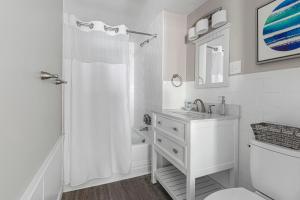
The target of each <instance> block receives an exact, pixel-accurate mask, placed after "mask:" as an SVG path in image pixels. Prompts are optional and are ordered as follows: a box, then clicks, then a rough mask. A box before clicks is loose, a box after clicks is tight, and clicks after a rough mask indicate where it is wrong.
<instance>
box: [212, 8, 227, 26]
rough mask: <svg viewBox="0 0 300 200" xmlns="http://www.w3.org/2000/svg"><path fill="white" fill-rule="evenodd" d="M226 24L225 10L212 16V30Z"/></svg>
mask: <svg viewBox="0 0 300 200" xmlns="http://www.w3.org/2000/svg"><path fill="white" fill-rule="evenodd" d="M226 23H227V12H226V10H220V11H218V12H216V13H215V14H213V16H212V24H211V27H212V28H219V27H220V26H223V25H224V24H226Z"/></svg>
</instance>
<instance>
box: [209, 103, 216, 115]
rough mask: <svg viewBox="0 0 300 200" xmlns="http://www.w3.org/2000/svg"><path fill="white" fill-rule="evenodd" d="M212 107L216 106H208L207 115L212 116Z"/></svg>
mask: <svg viewBox="0 0 300 200" xmlns="http://www.w3.org/2000/svg"><path fill="white" fill-rule="evenodd" d="M214 106H216V105H208V112H207V113H208V114H212V113H213V112H212V107H214Z"/></svg>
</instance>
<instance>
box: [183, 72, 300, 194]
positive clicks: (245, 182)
mask: <svg viewBox="0 0 300 200" xmlns="http://www.w3.org/2000/svg"><path fill="white" fill-rule="evenodd" d="M299 77H300V68H293V69H285V70H277V71H269V72H262V73H254V74H247V75H237V76H231V77H230V79H229V83H230V84H229V87H226V88H211V89H195V88H194V82H187V83H186V94H187V99H188V100H191V101H193V100H195V99H196V98H201V99H202V100H204V101H205V102H220V98H219V96H225V97H226V103H227V104H237V105H240V107H241V113H240V116H241V118H240V128H239V185H240V186H244V187H247V188H249V189H252V188H251V178H250V154H249V147H248V144H249V141H250V139H251V138H252V137H253V133H252V130H251V127H250V124H251V123H257V122H261V121H270V122H275V123H282V124H288V125H292V126H297V127H300V120H299V119H300V112H299V110H300V87H299V85H300V78H299Z"/></svg>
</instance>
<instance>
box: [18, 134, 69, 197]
mask: <svg viewBox="0 0 300 200" xmlns="http://www.w3.org/2000/svg"><path fill="white" fill-rule="evenodd" d="M62 155H63V154H62V137H59V139H58V140H57V142H56V144H55V145H54V147H53V148H52V150H51V152H50V153H49V155H48V156H47V158H46V160H45V161H44V162H43V164H42V166H41V167H40V169H39V170H38V172H37V173H36V174H35V176H34V177H33V179H32V181H31V183H30V184H29V186H28V187H27V189H26V191H25V192H24V194H23V195H22V197H21V199H20V200H48V199H57V200H60V199H61V197H62Z"/></svg>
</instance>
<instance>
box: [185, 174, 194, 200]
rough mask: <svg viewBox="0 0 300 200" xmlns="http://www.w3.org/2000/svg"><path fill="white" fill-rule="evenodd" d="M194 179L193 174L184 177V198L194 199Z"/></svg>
mask: <svg viewBox="0 0 300 200" xmlns="http://www.w3.org/2000/svg"><path fill="white" fill-rule="evenodd" d="M195 181H196V179H195V177H193V176H190V175H187V178H186V199H187V200H195V187H196V183H195Z"/></svg>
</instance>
